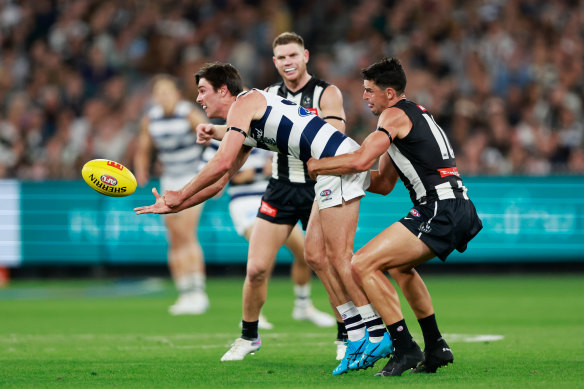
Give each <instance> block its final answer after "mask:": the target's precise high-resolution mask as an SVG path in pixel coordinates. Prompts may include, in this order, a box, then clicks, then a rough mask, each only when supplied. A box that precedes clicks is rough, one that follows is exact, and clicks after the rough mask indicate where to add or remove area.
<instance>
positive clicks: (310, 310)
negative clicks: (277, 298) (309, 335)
mask: <svg viewBox="0 0 584 389" xmlns="http://www.w3.org/2000/svg"><path fill="white" fill-rule="evenodd" d="M292 318H293V319H294V320H306V321H309V322H312V323H313V324H315V325H317V326H318V327H333V326H334V325H335V324H337V320H336V319H335V318H334V317H333V316H332V315H329V314H328V313H324V312H321V311H319V310H318V309H316V308H315V307H314V306H313V305H312V303H308V304H306V303H300V304H299V303H297V302H295V303H294V310H293V311H292Z"/></svg>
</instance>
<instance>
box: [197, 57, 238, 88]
mask: <svg viewBox="0 0 584 389" xmlns="http://www.w3.org/2000/svg"><path fill="white" fill-rule="evenodd" d="M201 78H204V79H205V80H207V81H209V84H211V86H212V87H213V89H214V90H215V91H216V90H217V89H219V88H221V86H223V85H226V86H227V89H228V90H229V93H231V94H232V95H233V96H237V95H238V94H240V93H241V92H242V91H243V81H241V76H240V75H239V72H238V71H237V69H236V68H235V67H233V65H231V64H229V63H221V62H213V63H207V64H205V65H203V67H201V68H200V69H199V71H198V72H197V74H195V80H196V81H197V85H198V84H199V80H200V79H201Z"/></svg>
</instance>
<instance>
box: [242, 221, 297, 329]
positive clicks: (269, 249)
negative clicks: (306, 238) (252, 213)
mask: <svg viewBox="0 0 584 389" xmlns="http://www.w3.org/2000/svg"><path fill="white" fill-rule="evenodd" d="M291 229H292V226H290V225H287V224H274V223H270V222H268V221H266V220H264V219H260V218H257V219H256V222H255V224H254V228H253V230H252V233H251V236H250V244H249V252H248V258H247V272H246V276H245V281H244V284H243V320H244V321H256V320H258V318H259V314H260V310H261V308H262V306H263V305H264V303H265V301H266V296H267V289H268V281H269V278H270V275H271V272H272V269H273V266H274V261H275V258H276V254H277V253H278V250H279V249H280V247H282V245H283V244H284V242H285V241H286V239H287V238H288V235H289V234H290V230H291Z"/></svg>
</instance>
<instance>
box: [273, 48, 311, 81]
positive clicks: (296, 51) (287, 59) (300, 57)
mask: <svg viewBox="0 0 584 389" xmlns="http://www.w3.org/2000/svg"><path fill="white" fill-rule="evenodd" d="M273 59H274V65H276V69H277V70H278V73H279V74H280V76H281V77H282V78H283V79H284V80H288V81H294V80H298V79H300V77H302V76H303V75H304V73H306V64H307V63H308V50H306V49H304V48H302V46H300V45H299V44H297V43H288V44H285V45H279V46H276V47H274V58H273Z"/></svg>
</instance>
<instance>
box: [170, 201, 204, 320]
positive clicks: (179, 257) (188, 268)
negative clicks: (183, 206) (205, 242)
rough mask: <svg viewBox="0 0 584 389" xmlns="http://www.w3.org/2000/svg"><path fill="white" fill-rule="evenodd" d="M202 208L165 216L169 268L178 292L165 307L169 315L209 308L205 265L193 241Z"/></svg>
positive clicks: (197, 242)
mask: <svg viewBox="0 0 584 389" xmlns="http://www.w3.org/2000/svg"><path fill="white" fill-rule="evenodd" d="M202 209H203V207H202V206H197V207H193V208H189V209H187V210H184V211H183V212H180V213H176V214H169V215H166V216H165V219H164V220H165V224H166V227H167V232H168V240H169V252H168V260H169V262H168V263H169V268H170V272H171V275H172V278H173V280H174V282H175V285H176V287H177V289H178V291H179V298H178V300H177V302H176V303H175V304H174V305H172V306H171V307H170V308H169V312H170V313H171V314H173V315H184V314H201V313H204V312H205V311H206V310H207V309H208V308H209V299H208V297H207V294H206V293H205V263H204V261H203V250H202V249H201V245H200V244H199V241H198V239H197V226H198V224H199V219H200V216H201V212H202Z"/></svg>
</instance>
